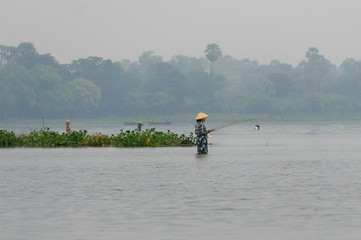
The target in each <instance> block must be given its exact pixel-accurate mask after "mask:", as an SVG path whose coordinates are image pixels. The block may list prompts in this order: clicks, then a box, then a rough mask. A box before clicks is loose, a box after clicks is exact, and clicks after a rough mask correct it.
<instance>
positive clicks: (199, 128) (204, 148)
mask: <svg viewBox="0 0 361 240" xmlns="http://www.w3.org/2000/svg"><path fill="white" fill-rule="evenodd" d="M207 117H208V115H207V114H204V113H202V112H200V113H199V114H198V115H197V117H196V118H195V120H196V121H197V122H196V126H195V134H196V136H197V138H196V144H197V153H198V154H207V153H208V140H207V134H208V133H210V132H213V131H214V129H211V130H207V129H206V126H205V125H204V122H205V121H206V118H207Z"/></svg>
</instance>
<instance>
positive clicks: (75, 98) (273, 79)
mask: <svg viewBox="0 0 361 240" xmlns="http://www.w3.org/2000/svg"><path fill="white" fill-rule="evenodd" d="M204 52H205V57H204V58H199V59H197V58H194V57H187V56H182V55H176V56H174V57H173V58H172V59H171V60H169V61H167V62H165V61H163V59H162V57H160V56H157V55H154V54H153V52H152V51H147V52H144V53H143V54H142V55H141V56H140V57H139V60H138V62H132V61H130V60H121V61H120V62H112V61H111V60H104V59H102V58H101V57H89V58H86V59H78V60H74V61H72V62H71V63H70V64H59V63H58V62H57V61H56V60H55V59H54V57H52V56H51V55H50V54H39V53H38V52H37V51H36V49H35V47H34V46H33V44H31V43H21V44H20V45H19V46H18V47H11V46H4V45H0V86H1V87H0V102H1V104H0V118H14V117H28V118H39V117H40V116H46V117H47V118H64V119H65V118H69V117H70V116H73V117H77V118H80V117H111V116H114V117H118V116H144V115H147V114H153V115H154V114H162V115H170V114H175V113H177V114H180V113H196V112H199V111H204V112H208V113H242V114H295V113H302V114H348V115H352V114H354V115H355V114H360V113H361V101H360V98H361V62H360V61H356V60H355V59H346V60H345V61H344V62H343V63H342V64H341V66H339V67H337V66H335V65H334V64H332V63H331V62H330V61H328V60H327V59H326V58H325V57H324V56H323V55H321V54H319V52H318V49H317V48H309V49H308V51H307V52H306V54H305V60H303V61H302V62H300V64H299V65H298V66H296V67H293V66H291V65H289V64H286V63H280V62H279V61H278V60H273V61H272V62H271V63H270V64H269V65H262V64H259V63H258V62H257V61H251V60H249V59H243V60H237V59H234V58H232V57H231V56H230V55H225V56H222V52H221V50H220V48H219V46H218V45H217V44H208V45H207V48H206V50H205V51H204ZM213 65H214V66H213Z"/></svg>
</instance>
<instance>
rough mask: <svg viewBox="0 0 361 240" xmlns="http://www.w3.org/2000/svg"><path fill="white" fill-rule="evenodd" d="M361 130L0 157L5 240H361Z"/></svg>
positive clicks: (282, 129) (253, 134) (277, 130)
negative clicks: (205, 146) (200, 149)
mask: <svg viewBox="0 0 361 240" xmlns="http://www.w3.org/2000/svg"><path fill="white" fill-rule="evenodd" d="M351 127H352V130H350V129H351ZM186 128H187V127H186ZM360 130H361V126H359V125H358V124H356V123H355V124H353V125H352V126H349V124H348V125H347V126H345V125H343V124H327V125H318V124H303V125H299V124H293V125H292V124H290V125H288V126H284V125H279V124H270V125H263V126H262V128H261V130H260V131H253V126H252V125H249V126H247V125H240V126H235V127H232V128H225V129H223V130H222V131H219V132H215V133H214V134H213V137H212V138H211V139H210V143H211V145H210V146H209V154H208V155H197V154H196V148H195V147H194V148H193V147H192V148H145V149H144V148H133V149H118V148H72V149H71V148H57V149H29V148H15V149H0V216H1V217H0V239H157V240H158V239H359V236H360V234H361V230H359V226H360V225H361V207H360V204H359V203H360V202H361V193H360V182H361V175H360V172H361V165H360V164H359V163H360V162H359V161H360V155H361V148H360V146H359V138H360V134H359V133H360V132H361V131H360Z"/></svg>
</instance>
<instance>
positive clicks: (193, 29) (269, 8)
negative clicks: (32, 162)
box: [0, 0, 361, 66]
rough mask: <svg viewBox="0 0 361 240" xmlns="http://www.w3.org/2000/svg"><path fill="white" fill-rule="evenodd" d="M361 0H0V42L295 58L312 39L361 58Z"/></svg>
mask: <svg viewBox="0 0 361 240" xmlns="http://www.w3.org/2000/svg"><path fill="white" fill-rule="evenodd" d="M360 12H361V0H0V45H7V46H18V44H19V43H21V42H32V43H33V44H34V45H35V48H36V49H37V50H38V51H39V53H41V54H44V53H50V54H51V55H53V56H54V57H55V58H56V59H57V60H58V61H59V62H60V63H69V62H71V61H72V60H76V59H78V58H86V57H89V56H98V57H103V58H104V59H112V60H114V61H119V60H121V59H126V58H128V59H131V60H133V61H137V60H138V57H139V56H140V55H141V54H142V53H143V52H145V51H148V50H152V51H154V52H155V54H157V55H160V56H162V57H163V58H164V60H168V59H170V57H171V56H174V55H178V54H181V55H186V56H190V57H197V58H199V57H203V56H204V50H205V48H206V45H207V44H208V43H217V44H218V45H219V46H220V48H221V50H222V52H223V54H229V55H231V56H233V57H234V58H236V59H239V60H241V59H243V58H249V59H251V60H257V61H259V62H260V63H265V64H268V63H269V62H270V61H271V60H272V59H278V60H280V61H281V62H284V63H290V64H292V65H294V66H295V65H297V64H298V63H299V62H300V61H302V60H303V59H305V53H306V51H307V49H308V48H309V47H317V48H318V49H319V51H320V54H322V55H324V56H325V57H326V58H327V59H328V60H330V61H331V62H332V63H334V64H337V65H339V64H341V63H342V61H343V60H345V59H346V58H355V59H356V60H360V59H361V31H360V23H361V14H360Z"/></svg>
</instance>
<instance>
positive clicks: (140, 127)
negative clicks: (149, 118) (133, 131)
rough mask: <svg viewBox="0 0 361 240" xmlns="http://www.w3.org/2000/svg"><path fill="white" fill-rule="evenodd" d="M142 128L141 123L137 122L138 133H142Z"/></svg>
mask: <svg viewBox="0 0 361 240" xmlns="http://www.w3.org/2000/svg"><path fill="white" fill-rule="evenodd" d="M142 126H143V123H142V121H140V120H139V121H138V132H141V131H142Z"/></svg>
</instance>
